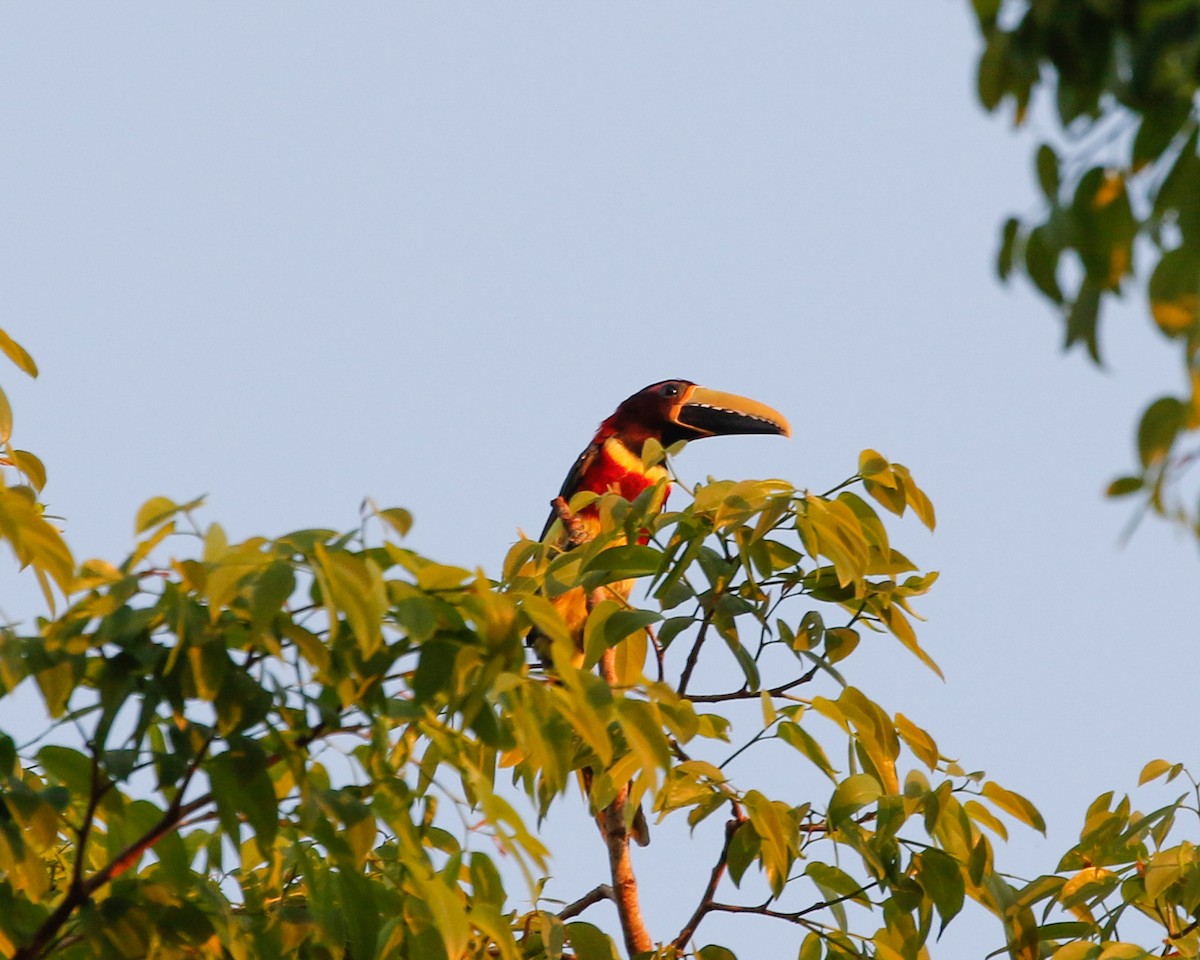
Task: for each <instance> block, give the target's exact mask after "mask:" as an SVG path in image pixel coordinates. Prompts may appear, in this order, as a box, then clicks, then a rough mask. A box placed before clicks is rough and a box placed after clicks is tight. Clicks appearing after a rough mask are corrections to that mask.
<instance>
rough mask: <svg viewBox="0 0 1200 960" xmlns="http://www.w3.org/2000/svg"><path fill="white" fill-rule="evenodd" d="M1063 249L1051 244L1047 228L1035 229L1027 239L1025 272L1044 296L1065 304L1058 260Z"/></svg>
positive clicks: (1043, 226)
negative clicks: (1059, 283) (1059, 279)
mask: <svg viewBox="0 0 1200 960" xmlns="http://www.w3.org/2000/svg"><path fill="white" fill-rule="evenodd" d="M1061 253H1062V248H1061V247H1059V246H1057V245H1056V244H1053V243H1051V242H1050V239H1049V234H1048V232H1047V230H1046V226H1045V225H1044V224H1043V225H1042V226H1040V227H1034V228H1033V229H1032V230H1031V231H1029V236H1028V237H1027V238H1026V239H1025V272H1026V273H1028V274H1029V279H1030V280H1032V281H1033V283H1034V286H1036V287H1037V288H1038V289H1039V290H1040V291H1041V292H1042V293H1043V294H1045V295H1046V296H1047V297H1049V298H1050V299H1051V300H1053V301H1054V302H1055V303H1058V304H1061V303H1062V302H1063V293H1062V288H1061V287H1060V286H1059V285H1058V258H1059V255H1060V254H1061Z"/></svg>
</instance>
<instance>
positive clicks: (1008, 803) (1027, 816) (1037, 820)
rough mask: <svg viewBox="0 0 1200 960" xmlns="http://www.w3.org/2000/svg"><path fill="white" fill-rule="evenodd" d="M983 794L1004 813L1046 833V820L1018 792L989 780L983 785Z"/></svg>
mask: <svg viewBox="0 0 1200 960" xmlns="http://www.w3.org/2000/svg"><path fill="white" fill-rule="evenodd" d="M983 795H984V796H985V797H987V798H988V799H989V800H991V801H992V803H994V804H995V805H996V806H998V807H999V808H1000V809H1001V810H1003V811H1004V812H1005V813H1009V814H1012V816H1014V817H1016V818H1017V819H1018V820H1020V821H1021V822H1022V823H1026V824H1028V825H1029V826H1031V827H1033V829H1034V830H1037V831H1038V832H1039V833H1041V834H1043V835H1044V834H1045V833H1046V822H1045V821H1044V820H1043V819H1042V815H1041V814H1040V813H1038V810H1037V807H1035V806H1034V805H1033V804H1032V803H1030V802H1029V801H1028V800H1026V799H1025V798H1024V797H1023V796H1021V795H1020V794H1019V793H1014V792H1013V791H1012V790H1006V789H1004V787H1002V786H1000V784H998V783H994V782H992V781H990V780H989V781H988V782H987V783H985V784H984V785H983Z"/></svg>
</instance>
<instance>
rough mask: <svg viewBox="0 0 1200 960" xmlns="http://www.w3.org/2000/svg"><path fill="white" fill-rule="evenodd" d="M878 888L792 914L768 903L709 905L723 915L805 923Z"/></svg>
mask: <svg viewBox="0 0 1200 960" xmlns="http://www.w3.org/2000/svg"><path fill="white" fill-rule="evenodd" d="M877 886H879V881H877V880H876V881H872V882H871V883H868V884H867V885H866V886H863V887H859V888H858V889H857V890H854V891H852V892H851V893H847V894H843V895H842V896H840V897H833V898H832V899H830V900H822V901H821V902H820V903H813V904H809V905H808V906H807V907H805V908H804V909H802V910H796V911H794V912H792V913H785V912H784V911H782V910H772V909H771V908H770V907H768V906H767V904H766V903H764V904H761V905H760V906H745V905H742V904H737V903H712V904H710V905H709V910H711V911H719V912H721V913H756V914H759V915H760V916H764V917H774V918H775V919H776V920H787V921H788V922H789V923H803V922H804V917H806V916H808V915H809V914H810V913H816V912H817V911H818V910H827V909H828V908H829V907H836V906H837V905H838V904H839V903H845V902H846V901H847V900H857V899H858V898H859V897H861V896H862V895H863V894H864V893H866V892H867V891H868V890H871V889H874V888H875V887H877ZM767 903H770V901H769V900H768V901H767Z"/></svg>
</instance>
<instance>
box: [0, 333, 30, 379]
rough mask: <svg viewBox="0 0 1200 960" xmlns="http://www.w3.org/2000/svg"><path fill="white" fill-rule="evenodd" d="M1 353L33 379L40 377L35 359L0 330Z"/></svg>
mask: <svg viewBox="0 0 1200 960" xmlns="http://www.w3.org/2000/svg"><path fill="white" fill-rule="evenodd" d="M0 352H3V353H4V355H5V356H6V357H8V359H9V360H11V361H12V362H13V363H15V364H16V365H17V366H18V367H19V368H20V369H21V370H23V371H24V372H25V373H27V374H29V375H30V376H31V377H36V376H37V375H38V368H37V364H36V363H34V362H33V357H31V356H30V355H29V353H28V352H27V351H26V350H25V348H24V347H22V346H21V345H20V344H19V343H17V341H16V340H14V339H13V338H12V337H10V336H9V335H8V334H7V333H5V332H4V331H3V330H0Z"/></svg>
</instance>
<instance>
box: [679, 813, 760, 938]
mask: <svg viewBox="0 0 1200 960" xmlns="http://www.w3.org/2000/svg"><path fill="white" fill-rule="evenodd" d="M732 803H733V817H732V818H730V820H729V821H728V822H727V823H726V824H725V842H724V843H723V844H722V845H721V853H720V855H719V856H718V857H717V862H716V863H715V864H713V868H712V873H711V874H710V875H709V878H708V886H707V887H705V888H704V894H703V896H701V898H700V903H699V904H698V905H697V907H696V911H695V913H693V914H692V915H691V917H690V918H688V922H687V923H685V924H684V925H683V929H682V930H680V931H679V936H677V937H676V938H675V939H674V940H672V941H671V949H672V950H674V951H675V954H676V956H678V955H680V954H681V953H682V952H683V949H684V947H685V946H686V945H687V943H688V941H689V940H691V939H692V937H693V936H694V935H695V933H696V928H697V927H698V926H700V921H701V920H703V919H704V915H705V914H706V913H708V911H709V910H710V909H712V904H713V897H715V896H716V894H717V886H718V885H719V884H720V882H721V878H722V877H723V876H724V875H725V868H726V866H727V864H728V861H729V845H730V844H731V843H732V842H733V835H734V833H736V832H737V828H738V827H740V826H741V825H742V821H744V820H745V816H744V815H743V814H742V812H741V810H740V808H739V807H738V804H737V801H736V800H735V801H732Z"/></svg>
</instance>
